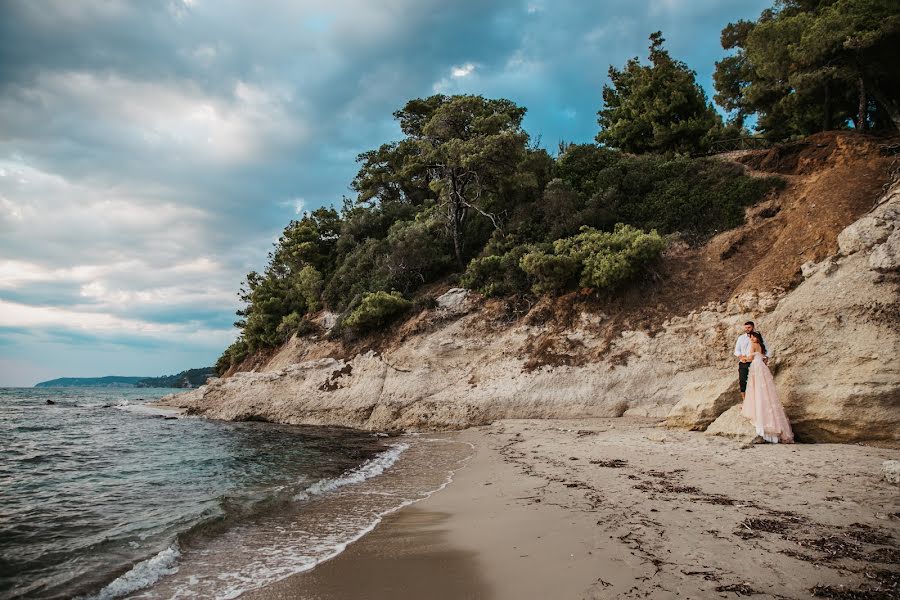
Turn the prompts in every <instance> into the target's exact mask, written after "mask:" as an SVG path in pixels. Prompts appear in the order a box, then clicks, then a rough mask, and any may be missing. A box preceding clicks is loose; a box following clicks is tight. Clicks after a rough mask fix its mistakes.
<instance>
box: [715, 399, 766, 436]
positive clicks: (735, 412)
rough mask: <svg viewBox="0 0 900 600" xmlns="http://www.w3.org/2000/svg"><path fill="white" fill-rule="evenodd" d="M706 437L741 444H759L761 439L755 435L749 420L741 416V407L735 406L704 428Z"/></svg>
mask: <svg viewBox="0 0 900 600" xmlns="http://www.w3.org/2000/svg"><path fill="white" fill-rule="evenodd" d="M706 435H717V436H721V437H726V438H729V439H732V440H735V441H737V442H740V443H742V444H759V443H762V441H763V439H762V438H761V437H759V436H758V435H756V428H755V427H753V424H752V423H751V422H750V419H748V418H746V417H745V416H743V415H742V414H741V405H740V404H736V405H734V406H732V407H731V408H729V409H728V410H726V411H725V412H724V413H722V414H721V416H719V418H718V419H716V420H715V421H713V422H712V424H711V425H710V426H709V427H707V428H706Z"/></svg>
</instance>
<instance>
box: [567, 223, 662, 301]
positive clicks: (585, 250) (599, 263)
mask: <svg viewBox="0 0 900 600" xmlns="http://www.w3.org/2000/svg"><path fill="white" fill-rule="evenodd" d="M665 247H666V243H665V240H663V238H662V236H660V235H659V234H658V233H656V231H655V230H654V231H651V232H650V233H645V232H643V231H641V230H640V229H637V228H635V227H631V226H630V225H623V224H621V223H619V224H618V225H616V227H615V230H614V231H613V232H612V233H609V232H604V231H597V230H596V229H591V228H589V227H583V228H582V231H581V233H579V234H578V235H576V236H573V237H570V238H564V239H561V240H557V241H556V242H554V243H553V249H554V251H555V253H556V254H557V255H562V256H569V257H571V258H572V259H574V260H575V261H577V262H578V263H580V265H581V280H580V283H581V285H582V286H585V287H593V288H596V289H601V290H612V289H615V288H617V287H619V286H621V285H622V284H623V283H625V282H626V281H628V280H630V279H632V278H634V277H635V276H636V275H637V274H638V273H640V272H641V270H643V269H644V268H645V267H646V266H647V265H649V264H650V263H651V262H652V261H653V260H655V259H656V258H658V257H659V255H660V254H661V253H662V251H663V250H664V249H665Z"/></svg>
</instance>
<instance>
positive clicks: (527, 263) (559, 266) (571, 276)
mask: <svg viewBox="0 0 900 600" xmlns="http://www.w3.org/2000/svg"><path fill="white" fill-rule="evenodd" d="M519 265H520V266H521V268H522V270H523V271H524V272H525V273H526V274H527V275H528V277H529V278H531V280H532V281H533V282H534V283H533V284H532V286H531V290H532V291H533V292H534V293H535V294H544V293H555V292H560V291H562V290H565V289H566V288H568V287H570V286H571V285H572V283H574V281H575V279H576V277H577V276H578V271H579V270H580V268H581V264H580V263H579V262H578V260H576V259H575V258H573V257H571V256H566V255H555V254H547V253H546V252H540V251H538V252H529V253H528V254H526V255H525V256H523V257H522V260H521V261H519Z"/></svg>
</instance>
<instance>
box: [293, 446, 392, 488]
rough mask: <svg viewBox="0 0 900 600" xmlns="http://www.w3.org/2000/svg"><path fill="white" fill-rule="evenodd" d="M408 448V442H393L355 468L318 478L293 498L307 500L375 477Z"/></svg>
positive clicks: (389, 466)
mask: <svg viewBox="0 0 900 600" xmlns="http://www.w3.org/2000/svg"><path fill="white" fill-rule="evenodd" d="M408 449H409V444H394V445H393V446H391V447H390V448H388V449H387V450H385V451H384V452H381V453H379V454H378V455H376V456H375V457H374V458H370V459H369V460H367V461H366V462H364V463H363V464H361V465H360V466H358V467H356V468H355V469H351V470H350V471H347V472H346V473H344V474H343V475H341V476H340V477H337V478H335V479H320V480H319V481H317V482H315V483H314V484H312V485H311V486H309V487H308V488H306V489H305V490H304V491H302V492H300V493H298V494H296V495H295V496H294V500H297V501H302V500H307V499H309V498H310V497H311V496H318V495H319V494H324V493H325V492H331V491H333V490H336V489H337V488H339V487H343V486H345V485H352V484H354V483H362V482H363V481H365V480H366V479H371V478H372V477H377V476H378V475H381V474H382V473H384V472H385V470H387V469H389V468H391V467H392V466H393V465H394V463H396V462H397V460H398V459H399V458H400V455H401V454H403V453H404V452H406V451H407V450H408Z"/></svg>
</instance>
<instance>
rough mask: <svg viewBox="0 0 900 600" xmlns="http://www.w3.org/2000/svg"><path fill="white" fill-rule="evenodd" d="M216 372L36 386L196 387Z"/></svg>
mask: <svg viewBox="0 0 900 600" xmlns="http://www.w3.org/2000/svg"><path fill="white" fill-rule="evenodd" d="M214 375H215V372H214V370H213V368H212V367H203V368H200V369H188V370H186V371H182V372H181V373H178V374H177V375H163V376H161V377H124V376H118V375H107V376H106V377H60V378H58V379H51V380H50V381H42V382H40V383H36V384H35V385H34V387H40V388H46V387H107V388H135V387H138V388H195V387H199V386H201V385H203V384H204V383H206V380H207V379H209V378H210V377H213V376H214Z"/></svg>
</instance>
